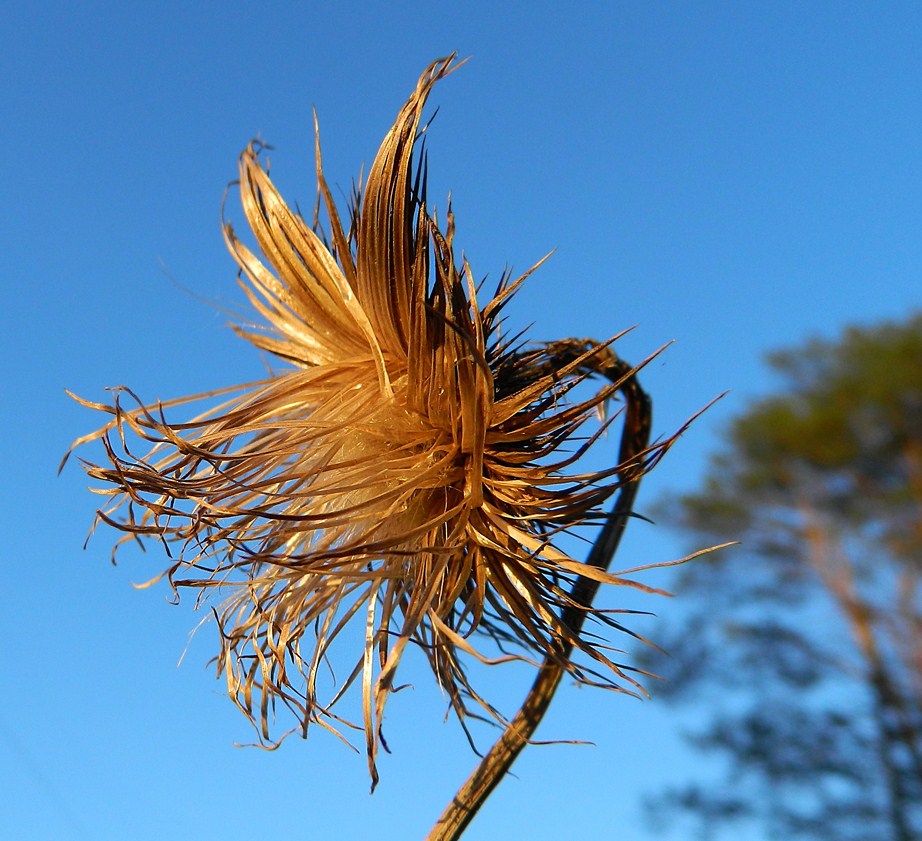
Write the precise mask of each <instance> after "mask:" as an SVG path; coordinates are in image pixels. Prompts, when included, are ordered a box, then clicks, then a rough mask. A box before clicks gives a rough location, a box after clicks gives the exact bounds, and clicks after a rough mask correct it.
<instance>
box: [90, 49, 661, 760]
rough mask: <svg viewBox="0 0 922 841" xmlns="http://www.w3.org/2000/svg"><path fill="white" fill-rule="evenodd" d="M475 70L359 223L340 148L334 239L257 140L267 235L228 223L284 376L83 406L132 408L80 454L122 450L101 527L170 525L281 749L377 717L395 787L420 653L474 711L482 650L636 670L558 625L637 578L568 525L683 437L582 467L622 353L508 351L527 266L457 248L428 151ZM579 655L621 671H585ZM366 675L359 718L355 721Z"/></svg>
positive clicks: (110, 455) (592, 348) (461, 704)
mask: <svg viewBox="0 0 922 841" xmlns="http://www.w3.org/2000/svg"><path fill="white" fill-rule="evenodd" d="M455 66H457V64H456V62H455V61H454V58H453V57H450V58H447V59H443V60H440V61H437V62H435V63H434V64H433V65H432V66H430V67H429V68H428V69H427V70H426V72H425V73H424V74H423V75H422V77H421V78H420V80H419V83H418V85H417V87H416V90H415V91H414V92H413V93H412V95H411V96H410V98H409V99H408V100H407V102H406V104H405V105H404V106H403V108H402V109H401V110H400V112H399V114H398V115H397V119H396V122H395V123H394V126H393V127H392V128H391V129H390V131H389V132H388V133H387V135H386V137H385V138H384V141H383V143H382V144H381V147H380V149H379V151H378V153H377V156H376V157H375V159H374V163H373V165H372V167H371V170H370V172H369V174H368V178H367V181H366V184H365V186H364V190H362V189H361V188H359V189H357V191H356V196H355V199H354V206H353V207H352V211H351V218H350V220H349V222H348V226H347V225H345V224H344V223H343V221H342V220H341V217H340V215H339V213H338V211H337V208H336V206H335V204H334V202H333V199H332V197H331V192H330V189H329V188H328V185H327V182H326V180H325V179H324V175H323V171H322V165H321V159H320V150H319V140H318V148H317V177H318V184H319V195H320V197H321V198H322V201H323V205H324V209H325V211H326V216H327V220H328V232H327V234H326V236H321V234H320V233H319V232H318V231H319V227H318V226H317V225H311V224H308V223H307V222H306V221H305V220H304V219H303V218H302V217H301V216H300V215H299V214H298V213H296V212H293V211H292V210H291V209H290V208H289V207H288V205H286V203H285V202H284V201H283V199H282V198H281V196H280V195H279V193H278V191H277V190H276V189H275V187H274V186H273V183H272V181H271V180H270V178H269V175H268V173H267V171H266V169H265V168H264V166H263V164H262V162H261V159H260V155H261V149H260V147H259V146H258V145H257V144H251V145H250V146H249V147H248V148H247V149H246V150H245V151H244V152H243V154H242V156H241V158H240V181H239V186H240V197H241V202H242V206H243V212H244V214H245V216H246V219H247V222H248V223H249V227H250V228H251V230H252V234H253V237H254V238H255V242H256V245H257V246H258V250H251V249H250V248H249V247H248V246H247V245H245V244H244V243H243V242H242V241H241V240H240V239H238V237H237V235H236V233H235V231H234V230H233V228H232V227H231V226H230V225H226V226H225V238H226V242H227V246H228V248H229V249H230V251H231V253H232V254H233V256H234V258H235V259H236V261H237V263H238V264H239V266H240V269H241V275H240V276H241V285H242V286H243V288H244V290H245V292H246V295H247V297H248V298H249V300H250V302H251V303H252V305H253V307H254V308H255V309H256V310H257V311H258V313H259V314H260V315H261V316H262V319H264V327H263V328H256V327H250V326H247V327H235V329H236V330H237V331H238V332H239V333H241V334H242V335H244V336H245V337H246V338H247V339H248V340H249V341H251V342H252V343H253V344H254V345H256V346H257V347H258V348H261V349H262V350H264V351H268V352H269V353H270V354H272V355H274V356H275V357H278V358H279V359H281V360H284V361H285V363H287V364H286V366H285V367H284V369H283V370H280V371H278V372H275V373H273V374H272V375H270V376H269V377H268V378H267V379H265V380H264V381H261V382H258V383H255V384H249V385H247V386H241V387H240V388H239V389H236V390H226V391H223V392H211V393H209V394H206V395H197V396H195V397H190V398H184V399H181V400H175V401H172V402H169V403H156V404H151V405H145V404H144V403H143V402H142V401H140V400H138V399H137V398H135V396H134V394H133V393H132V392H131V391H129V390H127V389H125V388H119V389H115V390H114V398H113V401H112V403H111V404H95V403H93V404H91V403H86V401H82V402H84V403H85V404H86V405H89V406H92V407H93V408H96V409H99V410H101V411H103V412H107V413H109V414H110V415H111V416H112V417H111V420H110V421H109V422H108V423H107V424H106V425H105V426H104V427H103V428H102V429H100V430H98V431H97V432H95V433H93V434H91V435H88V436H85V437H84V438H81V439H79V440H78V441H77V442H76V443H75V446H77V445H80V444H84V443H86V442H88V441H92V440H99V441H101V442H102V444H103V445H104V447H105V452H106V456H107V458H106V461H105V462H104V463H103V464H98V465H97V464H92V463H88V462H87V463H85V466H86V469H87V472H88V473H89V475H90V476H91V477H92V478H93V479H95V480H99V481H101V482H102V483H103V484H104V488H102V489H101V490H100V492H102V493H104V494H106V495H108V496H109V497H110V498H109V501H108V503H107V504H106V505H105V506H104V507H103V508H102V510H100V511H99V514H98V518H99V519H100V520H102V521H104V522H106V523H108V524H110V525H113V526H115V527H116V528H118V529H120V530H122V531H124V532H126V535H125V536H124V537H123V538H122V540H121V541H120V543H121V542H123V541H124V540H127V539H133V538H136V537H139V538H148V537H153V538H156V539H158V540H160V541H161V542H162V543H163V544H164V545H165V546H166V547H167V548H168V549H169V550H170V555H171V558H172V562H171V565H170V566H169V568H168V570H167V571H166V573H165V575H166V576H167V578H168V580H169V582H170V584H171V586H172V587H173V588H174V590H175V591H176V592H177V593H178V592H179V591H183V590H194V591H198V592H199V594H200V596H201V597H207V596H212V595H213V596H214V598H213V599H212V601H211V603H212V604H213V606H214V613H215V616H216V617H217V624H218V626H219V628H220V640H221V648H220V653H219V655H218V657H217V661H216V662H217V668H218V672H219V674H220V675H223V677H224V678H225V679H226V682H227V688H228V692H229V694H230V696H231V698H232V699H233V700H234V701H235V702H236V704H237V705H238V706H239V708H240V709H241V710H242V711H243V712H244V713H245V714H246V715H247V716H248V717H249V718H250V720H251V721H252V722H253V723H254V725H255V726H256V727H257V728H258V731H259V733H260V737H261V739H262V740H264V742H265V743H266V744H274V743H275V742H274V736H273V735H272V732H271V728H270V724H271V723H272V721H273V720H274V717H275V715H276V713H277V712H278V711H279V710H280V708H281V707H287V708H288V709H289V710H290V711H291V712H292V713H293V714H294V718H295V720H296V727H295V728H294V729H300V730H301V731H302V732H303V733H306V731H307V728H308V726H309V725H310V724H312V723H317V724H319V725H321V726H324V727H327V728H330V729H333V730H336V731H338V730H339V729H341V728H342V727H343V726H346V727H349V726H355V727H359V726H361V728H362V729H363V730H364V732H365V738H366V743H367V752H368V757H369V765H370V768H371V773H372V776H373V778H375V777H376V772H375V754H376V751H377V748H378V745H379V742H380V725H381V721H382V716H383V712H384V707H385V702H386V701H387V699H388V696H389V694H390V693H391V692H392V691H393V689H394V686H395V683H394V680H395V673H396V670H397V667H398V664H399V663H400V660H401V656H402V654H403V653H404V651H405V649H406V647H407V645H408V644H409V643H414V644H416V645H418V646H419V647H420V648H421V649H422V651H424V652H425V655H426V657H427V658H428V660H429V662H430V664H431V667H432V670H433V672H434V674H435V677H436V679H437V680H438V682H439V684H440V685H441V687H442V688H443V690H444V691H445V693H446V695H447V697H448V699H449V701H450V703H451V705H452V706H453V708H454V709H455V711H456V712H457V713H458V716H459V717H460V718H462V719H463V717H464V716H465V715H466V714H468V713H470V712H471V711H472V710H473V709H475V708H476V707H477V706H478V705H479V706H480V707H482V708H483V710H486V711H487V712H488V713H489V714H491V715H498V713H496V711H495V710H494V709H493V708H492V707H491V706H490V704H489V703H488V702H487V701H486V700H485V699H483V698H482V697H481V696H480V695H479V694H478V693H477V692H476V691H475V689H474V688H473V687H472V686H471V685H470V683H469V681H468V678H467V674H466V672H465V668H464V660H465V657H467V656H474V657H480V658H481V659H484V660H487V659H489V658H487V655H486V654H484V653H482V652H481V651H480V650H479V648H478V646H479V645H480V644H479V643H478V642H477V640H478V639H479V640H481V641H483V640H484V639H487V638H490V639H492V641H493V642H494V643H497V644H499V646H500V648H502V649H503V650H504V651H506V653H507V656H509V657H510V658H511V657H517V658H530V659H541V658H544V657H551V658H555V657H556V658H563V659H565V660H566V667H567V669H568V670H569V671H570V672H571V674H572V675H573V676H574V677H575V678H576V679H578V680H582V681H585V682H608V683H610V684H611V685H615V686H623V685H625V684H628V685H630V684H631V683H633V681H632V680H631V679H630V678H629V677H628V676H627V675H625V673H624V671H623V670H622V669H621V668H620V667H619V666H618V665H617V664H616V663H614V662H613V661H612V660H610V659H609V657H608V655H607V654H606V653H605V652H606V649H605V647H604V646H603V645H601V644H596V643H595V642H591V641H586V640H584V639H582V638H580V637H579V636H578V635H576V634H574V633H573V631H572V629H571V628H569V627H568V625H567V623H566V622H565V621H564V620H563V619H562V618H561V617H562V615H563V613H564V611H565V610H567V609H568V608H573V607H574V604H573V600H572V598H571V597H570V596H569V595H568V590H569V584H570V583H572V582H573V581H574V580H575V579H576V578H577V577H578V576H580V575H583V576H588V577H590V578H592V579H593V580H596V581H604V582H611V583H629V582H626V581H625V580H624V579H622V578H619V577H617V576H615V575H610V574H608V573H605V572H603V571H600V570H598V569H595V568H594V567H590V566H587V565H586V564H585V563H582V562H580V561H578V560H576V559H575V558H573V557H571V556H570V555H569V554H567V553H566V552H565V551H563V549H562V548H560V541H559V537H560V535H561V534H563V533H565V532H572V531H573V530H575V529H578V528H579V527H580V526H581V525H585V524H592V523H593V522H597V521H598V520H599V518H600V517H601V515H602V508H603V506H604V504H605V503H606V501H607V500H608V499H609V497H611V495H612V494H613V493H614V491H615V490H616V489H617V488H618V487H619V483H623V482H625V481H628V480H630V479H633V478H635V477H636V475H638V474H639V473H640V472H642V471H643V470H644V469H645V468H646V467H648V466H649V465H650V463H652V461H654V460H655V458H656V457H657V456H658V454H659V453H660V451H661V449H662V445H661V447H660V449H656V448H654V449H651V450H648V451H647V452H646V453H645V454H644V457H643V458H642V459H639V460H635V461H633V462H632V463H630V464H620V465H617V466H616V467H614V468H611V469H608V470H602V471H589V472H585V471H584V472H580V469H579V467H578V461H579V457H580V456H581V455H582V454H583V453H584V451H585V450H586V449H587V448H588V447H589V446H590V444H591V443H593V441H594V440H595V439H596V438H597V437H598V433H596V435H595V436H592V437H590V438H588V439H587V438H586V436H585V435H584V434H583V433H582V432H581V428H582V426H583V424H584V423H585V422H586V421H587V420H589V419H590V418H591V417H592V416H593V415H595V414H597V413H598V412H599V410H600V409H602V408H604V406H605V404H606V402H607V401H609V400H610V399H611V398H613V397H614V396H615V395H616V391H617V389H618V387H619V384H620V380H619V376H620V375H619V376H612V375H611V374H612V371H614V372H616V373H617V372H618V371H619V369H618V367H617V362H616V359H615V356H614V354H613V353H612V351H611V349H610V347H609V343H603V344H596V343H592V342H577V341H565V342H556V343H551V344H545V345H532V346H525V345H523V344H520V343H517V342H513V341H509V340H507V339H506V338H505V337H504V335H503V334H502V332H501V318H500V314H501V312H502V310H503V307H504V305H505V304H506V303H507V301H508V300H509V299H510V296H511V295H512V294H513V293H514V292H515V290H516V289H517V288H518V286H519V284H520V283H521V281H522V280H523V279H524V276H523V277H522V278H519V279H517V280H512V279H511V278H510V277H509V276H508V275H504V277H503V279H502V281H501V282H500V283H499V286H498V289H497V290H496V293H495V295H494V296H493V297H492V298H490V299H489V301H487V302H486V303H485V304H484V305H482V306H481V305H480V304H479V303H478V299H477V289H476V288H475V283H474V280H473V277H472V273H471V269H470V268H469V266H468V265H467V264H466V263H465V262H464V261H459V260H458V259H457V258H456V256H455V253H454V249H453V242H452V239H453V228H454V225H453V219H452V215H451V211H450V210H449V212H448V214H447V219H446V224H445V226H440V225H439V224H438V222H437V220H436V217H435V215H434V214H432V213H430V210H429V208H428V206H427V204H426V196H425V184H426V173H425V165H424V164H418V163H416V162H415V159H418V158H419V157H420V156H419V155H418V154H416V153H418V151H419V150H418V145H419V143H420V140H419V137H418V135H419V126H420V119H421V113H422V110H423V107H424V104H425V102H426V99H427V97H428V96H429V93H430V91H431V89H432V87H433V85H434V84H435V83H436V81H437V80H439V79H441V78H442V77H444V76H445V75H446V74H448V73H449V72H451V70H452V69H453V68H454V67H455ZM259 252H261V254H260V253H259ZM595 373H603V374H605V373H607V374H608V375H609V379H611V380H612V381H611V382H609V383H607V384H605V385H604V386H603V387H601V388H600V389H599V390H598V391H597V392H596V393H594V394H591V395H590V396H588V397H585V396H583V397H581V398H577V397H576V396H575V395H576V393H577V392H576V391H574V387H575V386H576V385H578V384H579V383H581V382H583V381H584V380H586V378H587V377H589V376H591V375H593V374H595ZM579 391H580V393H582V390H579ZM218 395H221V397H220V399H217V397H218ZM200 400H208V401H210V402H209V403H208V406H209V408H208V409H207V410H206V411H203V412H201V413H199V414H197V415H195V416H194V417H193V418H192V419H191V420H185V421H183V422H176V421H174V420H173V419H172V418H170V419H168V415H172V413H173V412H174V410H175V409H176V407H177V406H181V405H187V404H190V403H194V402H195V401H200ZM215 404H217V405H215ZM193 414H194V413H193ZM609 422H611V419H609V421H607V422H606V423H609ZM603 426H604V424H603ZM139 445H140V446H139ZM213 591H217V593H213ZM577 607H578V606H577ZM585 609H586V610H587V611H588V610H589V608H585ZM595 615H596V616H597V617H598V618H600V619H603V620H605V621H608V622H609V624H615V623H614V621H613V620H611V618H610V617H608V616H607V615H605V614H603V613H602V612H597V613H595ZM350 634H352V635H354V636H357V637H358V640H356V642H357V643H358V644H357V646H356V649H355V650H354V654H353V656H352V659H351V661H348V662H347V663H346V668H345V671H344V672H343V673H339V674H337V682H335V684H334V685H333V686H332V687H328V677H327V676H328V671H327V670H326V665H325V664H326V662H327V660H328V659H334V660H336V659H339V657H340V655H341V653H342V651H341V649H343V648H346V650H348V648H347V646H346V637H348V636H349V635H350ZM340 639H342V640H343V645H342V646H340V645H338V644H337V641H338V640H340ZM490 646H491V648H490V650H491V652H492V653H494V654H495V653H496V651H495V647H494V646H493V645H492V643H491V644H490ZM334 647H335V648H336V650H335V652H334V650H333V649H334ZM481 647H482V646H481ZM573 648H576V649H578V650H579V651H581V652H583V654H584V655H586V656H587V657H588V659H589V660H590V661H593V662H594V664H595V665H596V666H597V667H598V668H597V669H594V668H587V667H585V666H584V667H579V666H577V665H576V664H575V663H574V662H573V661H572V660H571V659H570V658H569V652H570V651H571V650H572V649H573ZM346 656H347V657H348V656H349V655H348V654H346ZM602 673H605V674H607V675H608V677H607V678H603V677H602V676H601V675H602ZM350 687H356V691H357V692H359V693H360V697H361V699H362V709H363V722H362V724H361V725H350V724H349V722H347V721H345V720H344V719H343V718H341V717H340V715H339V714H338V712H337V711H336V704H337V701H339V699H340V698H341V697H342V696H343V695H344V694H346V693H347V690H349V689H350ZM472 705H473V706H472Z"/></svg>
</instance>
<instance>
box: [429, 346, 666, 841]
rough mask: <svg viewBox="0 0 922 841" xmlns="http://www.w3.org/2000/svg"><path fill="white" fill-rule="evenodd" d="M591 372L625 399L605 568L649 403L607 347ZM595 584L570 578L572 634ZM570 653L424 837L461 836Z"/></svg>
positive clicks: (637, 463) (636, 467)
mask: <svg viewBox="0 0 922 841" xmlns="http://www.w3.org/2000/svg"><path fill="white" fill-rule="evenodd" d="M593 371H594V372H596V373H600V374H602V375H603V376H605V377H607V378H608V379H609V380H611V381H612V382H616V383H619V386H618V389H619V391H620V392H621V393H622V395H623V396H624V399H625V403H626V410H625V419H624V428H623V430H622V433H621V447H620V451H619V464H621V465H624V471H623V473H622V475H621V477H620V478H621V487H620V490H619V491H618V498H617V500H616V501H615V504H614V506H613V507H612V510H611V512H610V513H609V514H608V517H607V518H606V521H605V525H604V526H603V528H602V531H601V532H600V533H599V536H598V538H597V539H596V541H595V543H594V544H593V547H592V550H591V552H590V553H589V557H588V558H587V559H586V563H587V564H590V565H592V566H595V567H599V568H602V569H607V568H608V565H609V564H610V563H611V559H612V558H613V557H614V554H615V551H616V550H617V548H618V544H619V543H620V541H621V536H622V535H623V534H624V529H625V527H626V525H627V519H628V516H629V515H630V513H631V507H632V505H633V503H634V497H635V496H636V495H637V488H638V486H639V484H640V478H641V476H642V475H643V474H644V472H645V467H646V465H647V459H646V458H645V455H647V454H648V451H647V447H648V444H649V441H650V428H651V423H652V408H651V402H650V398H649V397H648V396H647V394H646V393H645V392H644V391H643V390H642V389H641V388H640V386H639V385H638V383H637V378H636V372H635V369H633V368H632V367H631V366H630V365H628V364H627V363H626V362H623V361H621V360H620V359H618V358H616V357H615V356H614V354H613V353H611V352H610V351H609V353H608V354H607V355H606V356H605V357H604V364H602V365H599V366H594V367H593ZM598 589H599V582H598V581H593V580H590V579H588V578H582V577H580V578H578V579H577V580H576V582H575V583H574V585H573V589H572V591H571V593H570V597H571V599H572V602H573V603H572V604H571V605H570V606H568V607H567V608H566V609H565V610H564V611H563V614H562V616H561V620H562V621H563V623H564V624H565V625H566V626H567V627H568V628H570V630H571V631H572V632H573V636H574V637H576V636H577V635H578V634H579V633H580V631H581V630H582V626H583V622H584V621H585V618H586V614H587V608H589V607H590V606H591V605H592V601H593V599H594V598H595V596H596V593H597V592H598ZM572 652H573V644H572V643H563V644H562V645H561V648H560V651H559V652H558V653H557V656H555V657H547V658H546V659H545V660H544V662H543V663H542V664H541V667H540V669H539V670H538V675H537V677H536V678H535V682H534V683H533V684H532V687H531V689H530V690H529V692H528V695H527V696H526V697H525V701H524V702H523V703H522V706H521V708H520V709H519V711H518V712H517V713H516V714H515V715H514V716H513V718H512V720H511V721H510V722H509V724H508V725H507V726H506V728H505V730H503V733H502V735H501V736H500V737H499V739H498V740H497V742H496V744H494V745H493V747H492V748H490V750H489V751H488V752H487V753H486V755H485V756H484V757H483V759H482V760H481V762H480V764H479V765H478V766H477V768H476V769H475V770H474V772H473V773H472V774H471V776H470V777H468V779H467V781H466V782H465V783H464V785H463V786H461V788H460V789H459V790H458V793H457V794H456V795H455V796H454V798H452V801H451V803H449V804H448V806H447V807H446V809H445V811H444V812H443V813H442V815H441V817H440V818H439V820H438V821H437V823H436V824H435V826H434V827H433V828H432V831H431V832H430V833H429V835H428V836H427V841H456V839H458V838H460V837H461V834H462V833H463V832H464V830H465V829H466V828H467V825H468V824H469V823H470V822H471V820H472V819H473V818H474V815H476V814H477V811H478V810H479V809H480V807H481V806H482V805H483V804H484V803H485V802H486V800H487V798H488V797H489V796H490V794H491V793H492V791H493V789H495V788H496V786H497V785H499V783H500V781H501V780H502V779H503V777H504V776H505V774H506V772H507V771H508V770H509V768H510V767H511V766H512V763H513V762H515V759H516V757H517V756H518V755H519V753H520V752H521V751H522V748H524V747H525V746H526V745H527V744H528V743H529V742H530V741H531V738H532V735H533V734H534V732H535V730H536V729H537V727H538V724H539V723H540V722H541V719H542V718H543V717H544V714H545V713H546V712H547V709H548V707H549V706H550V703H551V700H552V699H553V697H554V693H555V692H556V691H557V687H558V686H559V685H560V681H561V678H562V677H563V675H564V673H565V671H566V663H567V661H568V660H569V658H570V655H571V654H572Z"/></svg>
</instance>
